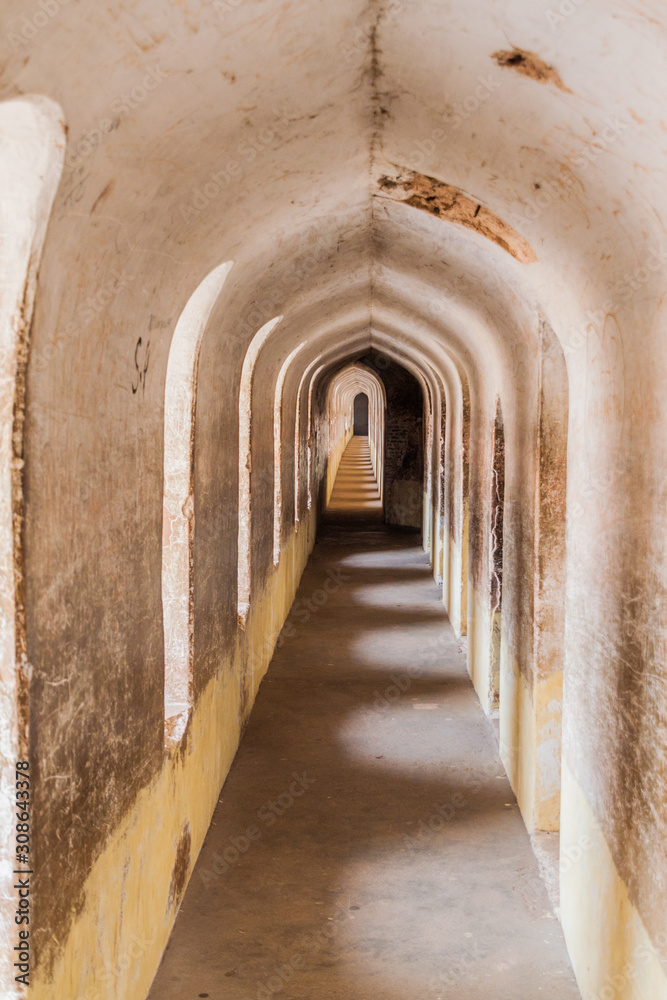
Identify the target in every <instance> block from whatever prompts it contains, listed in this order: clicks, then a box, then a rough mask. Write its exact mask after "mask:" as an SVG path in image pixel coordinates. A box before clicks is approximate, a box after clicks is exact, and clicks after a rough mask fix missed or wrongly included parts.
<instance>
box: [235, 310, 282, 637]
mask: <svg viewBox="0 0 667 1000" xmlns="http://www.w3.org/2000/svg"><path fill="white" fill-rule="evenodd" d="M281 319H282V316H274V318H273V319H270V320H269V321H268V323H265V324H264V326H262V327H261V328H260V329H259V330H258V331H257V333H256V334H255V336H254V337H253V338H252V340H251V342H250V345H249V347H248V350H247V351H246V355H245V358H244V359H243V368H242V371H241V384H240V387H239V499H238V519H239V529H238V571H237V608H238V618H239V623H240V624H243V623H244V622H245V621H246V619H247V617H248V613H249V611H250V588H251V577H250V570H251V540H252V535H251V529H252V497H251V489H252V443H251V413H252V380H253V375H254V372H255V365H256V363H257V358H258V356H259V352H260V351H261V349H262V347H263V345H264V343H265V342H266V340H267V339H268V337H269V335H270V334H271V332H272V331H273V330H274V329H275V327H276V326H277V325H278V323H279V322H280V320H281Z"/></svg>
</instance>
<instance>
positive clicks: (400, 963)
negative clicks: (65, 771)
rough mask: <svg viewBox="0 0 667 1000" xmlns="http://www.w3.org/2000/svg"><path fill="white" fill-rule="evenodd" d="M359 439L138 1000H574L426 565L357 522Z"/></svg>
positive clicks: (361, 484)
mask: <svg viewBox="0 0 667 1000" xmlns="http://www.w3.org/2000/svg"><path fill="white" fill-rule="evenodd" d="M358 440H359V439H358V438H357V437H353V438H351V439H350V443H349V444H348V446H347V449H346V452H345V455H344V456H343V459H342V460H341V465H340V468H339V473H338V477H337V481H336V487H335V488H334V491H333V494H332V498H333V497H335V496H336V491H337V489H338V487H339V483H340V480H341V478H343V479H344V483H342V484H340V489H341V491H342V492H344V495H345V497H346V498H347V504H346V507H345V515H346V516H344V517H342V518H341V513H340V511H339V510H338V509H335V510H332V509H331V507H330V508H329V513H331V514H332V517H329V513H328V515H327V517H326V518H325V522H324V526H323V529H322V531H321V533H320V534H319V536H318V541H317V543H316V545H315V548H314V550H313V553H312V555H311V557H310V559H309V562H308V565H307V567H306V570H305V572H304V574H303V577H302V579H301V583H300V586H299V589H298V590H297V594H296V599H295V602H294V604H293V606H292V608H291V610H290V613H289V615H288V617H287V621H286V623H285V626H284V628H283V630H282V640H281V642H280V644H279V648H278V649H277V651H276V653H275V655H274V657H273V660H272V662H271V665H270V667H269V671H268V673H267V677H266V679H265V681H264V683H263V684H262V688H261V690H260V693H259V695H258V698H257V701H256V703H255V707H254V708H253V712H252V716H251V719H250V722H249V725H248V728H247V729H246V731H245V733H244V736H243V740H242V742H241V746H240V748H239V752H238V753H237V755H236V758H235V760H234V763H233V765H232V768H231V770H230V774H229V777H228V779H227V781H226V782H225V785H224V788H223V791H222V794H221V797H220V800H219V803H218V805H217V807H216V810H215V812H214V814H213V820H212V824H211V827H210V829H209V831H208V834H207V836H206V840H205V843H204V847H203V849H202V852H201V854H200V856H199V859H198V860H197V863H196V865H195V867H194V871H193V875H192V879H191V882H190V885H189V887H188V889H187V891H186V893H185V896H184V899H183V904H182V906H181V910H180V913H179V916H178V918H177V920H176V926H175V929H174V932H173V934H172V936H171V940H170V943H169V947H168V949H167V953H166V955H165V958H164V960H163V963H162V965H161V968H160V971H159V972H158V975H157V977H156V980H155V982H154V984H153V988H152V990H151V993H150V997H149V1000H182V998H183V997H184V996H193V997H196V996H200V995H202V994H208V995H209V997H216V996H226V997H229V998H230V1000H244V998H247V997H251V998H252V1000H255V998H257V1000H266V998H268V997H271V996H277V995H279V996H288V997H319V996H323V997H324V996H326V997H347V998H349V1000H365V998H367V997H374V998H377V1000H421V998H423V997H427V996H428V997H449V996H456V997H460V998H462V1000H467V998H470V1000H472V998H475V1000H476V998H478V997H479V996H481V995H483V996H484V997H488V998H489V1000H495V998H505V997H523V996H526V997H528V996H533V995H536V996H541V995H544V996H546V997H549V998H550V1000H576V998H578V996H579V992H578V990H577V988H576V985H575V982H574V976H573V974H572V972H571V969H570V965H569V961H568V958H567V952H566V949H565V944H564V941H563V937H562V933H561V930H560V926H559V924H558V921H557V920H556V918H555V916H554V912H553V907H554V903H553V902H552V901H550V900H549V899H548V896H547V891H546V889H545V886H544V883H543V882H542V879H541V877H540V871H539V866H538V862H537V860H536V859H535V857H534V855H533V853H532V850H531V846H530V841H529V838H528V835H527V834H526V830H525V827H524V825H523V823H522V820H521V816H520V813H519V810H518V807H517V804H516V799H515V798H514V795H513V793H512V790H511V788H510V785H509V782H508V780H507V775H506V774H505V771H504V768H503V765H502V763H501V761H500V756H499V753H498V748H497V745H496V741H495V739H494V732H493V729H492V726H491V725H490V723H489V720H488V719H486V718H485V716H484V713H483V711H482V709H481V707H480V705H479V701H478V699H477V698H476V696H475V692H474V690H473V688H472V684H471V683H470V678H469V677H468V674H467V672H466V669H465V656H464V655H463V653H462V652H461V649H460V646H459V642H458V641H457V639H456V636H455V634H454V631H453V629H452V628H451V625H450V624H449V622H448V620H447V615H446V613H445V610H444V608H443V606H442V601H441V598H440V590H439V588H438V587H437V585H436V584H435V582H434V580H433V575H432V572H431V569H430V566H429V560H428V557H427V555H426V554H425V553H424V550H423V548H422V546H421V544H420V538H419V534H418V533H407V534H406V533H405V532H399V533H396V532H395V531H392V530H391V529H389V528H387V527H386V526H383V525H382V524H379V523H378V522H377V521H375V522H373V521H372V520H370V519H369V517H368V513H367V511H366V509H365V504H366V502H367V501H366V494H367V489H368V486H367V482H368V471H367V470H366V469H365V468H364V467H363V466H360V465H359V464H358V463H357V464H355V465H353V466H350V465H349V464H346V463H345V456H350V462H356V455H357V448H356V442H357V441H358ZM355 494H356V501H357V502H356V504H355Z"/></svg>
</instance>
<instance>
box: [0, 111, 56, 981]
mask: <svg viewBox="0 0 667 1000" xmlns="http://www.w3.org/2000/svg"><path fill="white" fill-rule="evenodd" d="M64 151H65V124H64V121H63V116H62V111H61V109H60V107H59V106H58V105H57V104H55V103H54V102H53V101H50V100H48V99H47V98H45V97H41V96H32V95H30V96H26V97H19V98H15V99H13V100H9V101H4V102H2V103H0V273H1V275H2V278H1V294H0V787H2V790H3V801H2V805H1V806H0V941H1V942H2V945H3V951H4V955H3V962H7V963H13V959H12V958H9V956H10V955H12V954H13V952H12V946H13V945H14V944H15V943H16V941H18V940H19V939H18V926H17V923H16V918H17V917H18V916H19V911H18V910H17V902H18V901H17V899H16V896H17V890H16V888H12V887H13V886H14V885H15V883H16V879H17V878H19V877H23V876H19V875H16V874H14V872H15V870H16V869H17V868H18V869H23V870H26V869H31V868H32V867H33V866H32V863H27V862H28V861H30V862H32V857H33V855H32V854H29V853H28V851H26V850H25V848H22V846H21V844H22V842H23V843H25V842H26V841H28V837H27V836H25V835H24V834H23V833H22V832H21V837H20V838H19V837H18V833H17V831H19V830H20V831H23V830H24V829H29V825H28V824H26V825H25V826H17V820H19V821H20V820H21V817H22V810H23V809H24V808H26V809H28V810H29V811H28V814H27V815H28V816H30V812H31V811H32V803H33V802H34V798H35V794H36V790H35V774H34V768H33V761H32V760H30V759H29V748H30V742H29V741H30V735H31V734H30V681H31V667H30V664H29V662H28V649H27V636H26V599H25V567H24V526H25V525H24V522H25V511H24V466H25V452H24V424H25V416H26V377H27V373H28V366H29V364H31V363H32V364H34V366H35V368H36V369H37V370H38V371H45V370H46V369H47V368H48V366H49V362H50V359H51V357H52V355H53V349H52V348H51V349H50V350H48V351H47V350H45V351H44V352H43V353H41V354H35V355H34V356H33V357H31V354H30V339H29V338H30V327H31V322H32V316H33V307H34V303H35V295H36V286H37V275H38V270H39V264H40V259H41V255H42V247H43V244H44V239H45V235H46V230H47V226H48V223H49V218H50V215H51V209H52V206H53V201H54V198H55V195H56V190H57V187H58V183H59V180H60V175H61V171H62V165H63V157H64ZM47 347H51V345H47ZM17 762H20V764H19V767H20V768H21V770H17V768H16V764H17ZM23 769H25V770H23ZM17 809H18V810H19V814H18V815H17ZM17 851H18V852H19V853H18V854H17ZM18 858H23V861H22V863H20V864H19V863H18V860H17V859H18ZM29 879H30V876H29V875H28V880H29ZM24 923H25V921H24V920H23V919H22V920H21V924H22V925H23V924H24ZM24 929H25V928H24ZM10 968H12V971H11V975H10V974H9V971H7V973H4V972H3V973H1V974H0V975H2V976H3V982H4V983H5V984H6V989H7V990H8V992H7V996H11V997H14V996H18V995H19V993H20V994H21V995H23V989H22V987H21V985H20V983H17V982H16V980H15V978H14V977H15V975H16V973H17V972H18V971H19V970H15V969H14V968H13V965H10ZM22 971H25V970H22ZM19 974H20V973H19Z"/></svg>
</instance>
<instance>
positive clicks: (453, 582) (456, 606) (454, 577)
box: [442, 534, 466, 637]
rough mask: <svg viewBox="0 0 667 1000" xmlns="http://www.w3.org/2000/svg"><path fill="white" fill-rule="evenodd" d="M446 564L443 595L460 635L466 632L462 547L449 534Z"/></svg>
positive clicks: (450, 616)
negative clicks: (463, 612) (445, 583)
mask: <svg viewBox="0 0 667 1000" xmlns="http://www.w3.org/2000/svg"><path fill="white" fill-rule="evenodd" d="M445 558H446V562H445V565H446V566H447V586H446V587H443V591H442V596H443V601H444V602H445V608H446V610H447V614H448V615H449V621H450V622H451V626H452V628H453V629H454V632H455V634H456V635H457V636H458V637H460V636H462V635H465V634H466V628H465V625H464V623H463V621H462V618H461V612H462V607H463V601H462V590H463V584H462V581H463V577H462V576H461V572H462V569H461V566H462V563H461V548H460V546H458V545H457V544H456V541H455V539H454V538H452V536H451V535H449V534H448V535H447V539H446V550H445Z"/></svg>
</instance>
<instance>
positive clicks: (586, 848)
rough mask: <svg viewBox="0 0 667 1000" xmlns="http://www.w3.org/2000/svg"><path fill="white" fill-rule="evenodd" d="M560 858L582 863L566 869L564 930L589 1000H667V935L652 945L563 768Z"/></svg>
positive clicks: (582, 798)
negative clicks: (574, 859)
mask: <svg viewBox="0 0 667 1000" xmlns="http://www.w3.org/2000/svg"><path fill="white" fill-rule="evenodd" d="M562 857H566V858H577V859H578V860H576V861H573V862H572V863H569V864H567V865H564V864H561V866H560V867H561V874H560V882H561V923H562V925H563V931H564V933H565V940H566V943H567V946H568V950H569V952H570V958H571V960H572V965H573V967H574V971H575V975H576V977H577V981H578V983H579V988H580V990H581V994H582V997H583V998H584V1000H667V972H666V971H665V970H666V967H667V928H666V929H665V930H664V931H663V932H662V933H661V935H659V936H660V937H661V938H662V939H661V940H655V941H651V939H650V937H649V935H648V932H647V930H646V928H645V927H644V924H643V922H642V920H641V918H640V916H639V914H638V912H637V910H636V909H635V907H634V906H633V905H632V903H631V901H630V899H629V897H628V892H627V889H626V887H625V885H624V883H623V881H622V879H621V878H620V876H619V874H618V872H617V870H616V866H615V865H614V861H613V858H612V856H611V852H610V850H609V848H608V846H607V843H606V841H605V838H604V835H603V833H602V830H601V829H600V827H599V825H598V823H597V821H596V819H595V816H594V815H593V812H592V810H591V808H590V806H589V804H588V800H587V798H586V796H585V794H584V792H583V790H582V789H581V787H580V786H579V784H578V783H577V781H576V779H575V778H574V776H573V775H572V773H571V772H570V770H569V768H568V766H567V763H566V762H565V761H564V762H563V793H562V815H561V858H562ZM661 955H662V960H663V962H665V965H664V966H663V964H662V963H661V960H660V956H661Z"/></svg>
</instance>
